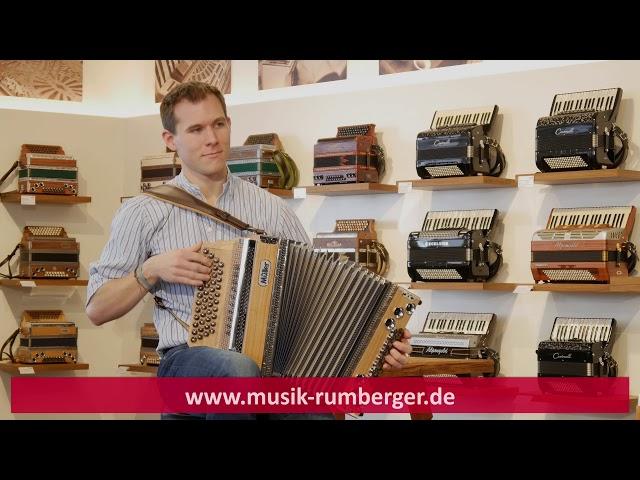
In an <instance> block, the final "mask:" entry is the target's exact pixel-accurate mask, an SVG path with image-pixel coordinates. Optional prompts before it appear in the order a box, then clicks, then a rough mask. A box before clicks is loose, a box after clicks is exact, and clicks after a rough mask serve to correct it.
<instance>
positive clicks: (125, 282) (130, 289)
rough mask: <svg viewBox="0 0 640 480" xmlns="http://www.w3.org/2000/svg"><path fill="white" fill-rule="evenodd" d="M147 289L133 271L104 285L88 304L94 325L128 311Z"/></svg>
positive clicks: (89, 315) (88, 310)
mask: <svg viewBox="0 0 640 480" xmlns="http://www.w3.org/2000/svg"><path fill="white" fill-rule="evenodd" d="M146 293H147V291H146V290H145V289H144V288H143V287H142V285H140V284H139V283H138V281H137V280H136V278H135V276H134V275H133V272H132V273H129V274H128V275H126V276H124V277H122V278H117V279H115V280H110V281H108V282H107V283H105V284H104V285H102V286H101V287H100V288H99V289H98V291H96V293H95V294H94V295H93V297H92V298H91V301H90V302H89V305H87V316H88V317H89V319H90V320H91V322H93V324H94V325H102V324H103V323H107V322H110V321H111V320H115V319H116V318H120V317H121V316H123V315H124V314H126V313H128V312H129V311H130V310H131V309H132V308H133V307H135V306H136V305H137V304H138V302H140V300H141V299H142V297H144V296H145V294H146Z"/></svg>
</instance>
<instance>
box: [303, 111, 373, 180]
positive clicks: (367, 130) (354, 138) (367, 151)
mask: <svg viewBox="0 0 640 480" xmlns="http://www.w3.org/2000/svg"><path fill="white" fill-rule="evenodd" d="M375 128H376V126H375V125H374V124H372V123H370V124H365V125H350V126H345V127H338V133H337V134H336V136H335V137H333V138H321V139H319V140H318V142H317V143H316V144H315V146H314V148H313V183H314V185H329V184H335V183H361V182H362V183H377V182H378V181H379V180H380V177H382V175H383V173H384V170H385V156H384V150H383V149H382V147H381V146H380V145H378V139H377V137H376V132H375Z"/></svg>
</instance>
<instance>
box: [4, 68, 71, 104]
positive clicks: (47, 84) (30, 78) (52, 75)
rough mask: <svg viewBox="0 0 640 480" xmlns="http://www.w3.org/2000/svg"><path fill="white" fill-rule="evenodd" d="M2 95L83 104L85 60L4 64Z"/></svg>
mask: <svg viewBox="0 0 640 480" xmlns="http://www.w3.org/2000/svg"><path fill="white" fill-rule="evenodd" d="M0 95H4V96H9V97H27V98H45V99H47V100H64V101H69V102H81V101H82V60H0Z"/></svg>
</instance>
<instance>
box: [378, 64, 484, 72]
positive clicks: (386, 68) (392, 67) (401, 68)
mask: <svg viewBox="0 0 640 480" xmlns="http://www.w3.org/2000/svg"><path fill="white" fill-rule="evenodd" d="M478 62H480V60H380V62H379V69H378V70H379V74H380V75H387V74H389V73H401V72H415V71H417V70H430V69H432V68H442V67H453V66H455V65H465V64H468V63H478Z"/></svg>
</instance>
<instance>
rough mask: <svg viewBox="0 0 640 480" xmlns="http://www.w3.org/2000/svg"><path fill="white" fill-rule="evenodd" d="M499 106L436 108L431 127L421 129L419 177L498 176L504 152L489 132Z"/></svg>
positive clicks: (418, 144)
mask: <svg viewBox="0 0 640 480" xmlns="http://www.w3.org/2000/svg"><path fill="white" fill-rule="evenodd" d="M497 115H498V106H497V105H490V106H487V107H477V108H467V109H458V110H440V111H436V112H435V114H434V115H433V120H432V121H431V128H430V129H429V130H426V131H424V132H420V133H418V137H417V140H416V170H417V171H418V176H420V178H442V177H461V176H469V175H491V176H496V177H497V176H499V175H500V173H502V171H503V170H504V166H505V165H504V164H505V160H504V154H503V153H502V150H501V148H500V145H499V144H498V142H497V141H496V140H494V139H493V138H491V137H489V136H488V133H489V131H490V129H491V126H492V125H493V123H494V121H495V118H496V117H497Z"/></svg>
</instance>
